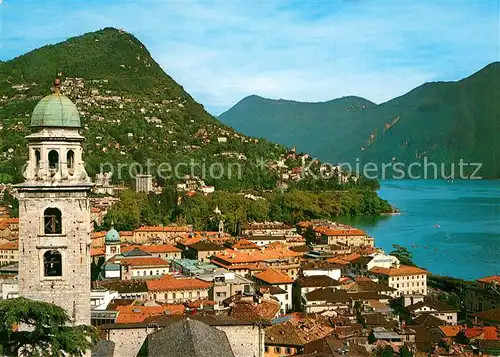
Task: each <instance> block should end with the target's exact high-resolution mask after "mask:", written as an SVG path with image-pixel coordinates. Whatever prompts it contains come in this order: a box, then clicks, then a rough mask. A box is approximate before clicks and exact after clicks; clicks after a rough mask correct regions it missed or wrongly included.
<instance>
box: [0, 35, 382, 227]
mask: <svg viewBox="0 0 500 357" xmlns="http://www.w3.org/2000/svg"><path fill="white" fill-rule="evenodd" d="M56 77H59V78H60V79H61V81H62V85H61V91H62V92H63V94H65V95H67V96H68V97H69V98H70V99H71V100H72V101H73V102H74V103H75V104H76V106H77V108H78V110H79V113H80V117H81V121H82V129H81V132H82V134H83V135H84V136H85V137H86V141H85V143H84V150H85V152H84V155H85V156H84V160H85V166H86V169H87V171H88V173H89V174H90V175H91V176H92V177H94V175H95V174H97V173H98V172H100V171H101V167H103V169H104V171H109V170H111V171H113V173H114V175H113V178H112V183H115V184H120V183H123V184H125V185H128V186H129V187H130V186H131V184H132V178H133V176H134V175H135V171H134V170H130V171H129V168H130V167H132V168H133V167H137V166H132V164H134V165H135V164H136V163H139V164H142V165H143V167H144V168H146V167H149V170H150V172H151V173H152V174H153V176H155V179H156V180H157V182H158V183H159V184H160V185H161V186H163V187H164V188H165V190H164V193H163V194H162V195H160V196H156V195H149V196H147V195H144V194H135V193H130V192H128V191H125V193H124V194H123V195H122V201H123V202H126V204H123V205H118V206H117V207H116V209H115V210H114V211H112V214H111V217H114V218H116V219H115V222H119V223H117V224H118V225H121V226H120V227H122V228H123V229H125V227H128V228H127V229H130V228H135V227H138V226H139V225H141V224H161V223H169V222H172V221H176V222H180V223H191V224H195V225H196V226H197V227H198V229H207V228H212V229H213V227H211V226H210V225H211V224H214V222H215V221H213V220H211V218H210V214H211V213H212V212H213V210H214V209H215V206H216V205H217V204H218V205H219V206H220V207H224V210H225V212H224V213H225V214H228V215H229V217H232V218H231V219H229V218H228V220H229V221H230V222H232V224H233V227H239V226H241V225H242V224H244V223H246V222H247V221H248V220H253V219H267V220H273V219H282V220H286V221H287V222H288V223H290V224H293V223H294V219H295V218H309V219H310V218H331V217H332V215H338V214H353V215H355V214H356V215H357V214H378V213H381V212H387V211H390V210H391V207H390V205H389V204H388V203H387V202H386V201H384V200H382V199H380V198H379V197H378V196H377V194H376V192H374V191H373V188H375V187H376V186H377V183H376V182H375V181H369V180H364V179H361V180H356V179H355V178H350V179H348V180H346V181H343V182H342V183H341V182H340V181H339V180H336V179H334V180H322V181H321V182H318V181H316V180H314V179H311V178H308V179H302V177H300V175H299V178H297V174H295V178H292V176H293V175H290V174H292V173H293V172H292V170H297V169H300V166H301V165H302V159H303V158H304V157H303V156H301V155H298V154H297V155H295V153H292V152H288V151H287V150H286V149H285V148H284V147H283V146H280V145H279V144H276V143H272V142H270V141H267V140H265V139H256V138H253V137H249V136H246V135H243V134H241V133H239V132H237V131H235V130H234V129H232V128H231V127H229V126H226V125H224V124H222V123H221V122H220V121H219V120H218V119H216V118H214V117H213V116H211V115H210V114H209V113H207V112H206V111H205V110H204V108H203V106H202V105H201V104H199V103H197V102H195V101H194V100H193V98H191V96H190V95H189V94H188V93H186V92H185V91H184V89H183V88H182V87H181V86H180V85H179V84H177V83H176V82H175V81H174V80H173V79H172V78H171V77H169V76H168V75H167V74H166V73H165V72H164V71H163V70H162V69H161V68H160V66H159V65H158V64H157V63H156V62H155V61H154V60H153V59H152V57H151V55H150V54H149V52H148V51H147V49H146V48H145V47H144V45H143V44H142V43H141V42H140V41H139V40H137V39H136V38H135V37H134V36H133V35H131V34H129V33H127V32H124V31H121V30H116V29H113V28H106V29H104V30H100V31H97V32H92V33H87V34H85V35H82V36H78V37H74V38H70V39H68V40H66V41H64V42H61V43H58V44H55V45H49V46H45V47H42V48H40V49H36V50H33V51H31V52H29V53H27V54H25V55H22V56H20V57H17V58H14V59H12V60H9V61H7V62H0V184H1V183H17V182H22V180H23V177H22V169H23V165H24V164H25V162H26V160H27V142H26V140H25V136H26V135H28V134H29V133H30V128H29V125H30V115H31V112H32V110H33V108H34V107H35V105H36V103H37V102H38V101H39V100H40V99H41V98H42V97H43V96H45V95H47V94H49V93H50V90H51V87H52V83H53V81H54V79H55V78H56ZM309 161H310V159H309ZM285 162H286V164H285ZM148 163H149V164H148ZM179 163H185V164H187V165H184V166H181V167H180V168H179V170H177V172H176V171H175V166H176V165H177V164H179ZM213 163H217V164H218V165H219V166H216V167H215V170H214V171H213V172H210V166H211V164H213ZM279 163H282V164H283V165H280V164H279ZM160 164H161V165H163V166H162V167H161V173H162V174H163V176H173V177H172V178H165V179H162V178H161V177H160V176H159V166H158V165H160ZM165 164H167V165H169V166H165ZM119 165H122V167H125V168H124V169H120V166H119ZM126 165H128V166H126ZM220 167H222V170H223V171H221V170H220V169H219V168H220ZM169 168H170V169H169ZM318 168H319V164H318V163H316V164H315V166H314V169H315V170H318ZM337 173H338V171H337ZM184 175H196V176H199V177H201V178H202V179H204V181H205V184H206V185H214V186H215V189H216V192H215V193H214V194H213V198H212V197H210V196H202V195H197V196H195V197H191V198H189V197H184V196H183V197H181V198H182V199H181V200H180V201H179V200H178V198H179V194H178V193H177V192H176V191H175V185H176V184H177V183H179V182H180V181H179V180H180V178H181V177H183V176H184ZM336 177H340V176H339V175H338V176H336ZM342 177H343V178H346V177H347V173H343V174H342ZM278 187H279V189H277V188H278ZM287 189H288V192H286V193H282V192H281V190H287ZM242 191H243V192H242ZM324 191H326V192H324ZM241 193H252V194H255V195H262V196H264V197H266V199H265V204H264V203H263V202H262V200H257V201H253V200H251V199H247V198H245V197H244V196H243V195H241ZM198 196H199V197H198ZM127 197H129V199H127ZM2 201H5V202H3V203H4V204H9V202H10V198H9V197H7V198H6V199H4V198H2V200H0V204H1V203H2ZM296 201H300V202H301V203H300V204H298V203H297V202H296ZM198 203H199V204H198ZM263 204H264V206H262V205H263ZM261 206H262V207H261ZM229 211H231V212H232V213H230V212H229ZM212 218H213V217H212ZM108 223H109V222H108Z"/></svg>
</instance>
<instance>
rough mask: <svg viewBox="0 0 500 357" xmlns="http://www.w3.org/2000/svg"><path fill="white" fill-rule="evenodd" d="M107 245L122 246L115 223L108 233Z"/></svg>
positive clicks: (105, 240)
mask: <svg viewBox="0 0 500 357" xmlns="http://www.w3.org/2000/svg"><path fill="white" fill-rule="evenodd" d="M104 243H105V244H120V233H118V231H117V230H116V229H115V225H114V222H111V229H110V230H109V231H108V232H107V233H106V238H105V239H104Z"/></svg>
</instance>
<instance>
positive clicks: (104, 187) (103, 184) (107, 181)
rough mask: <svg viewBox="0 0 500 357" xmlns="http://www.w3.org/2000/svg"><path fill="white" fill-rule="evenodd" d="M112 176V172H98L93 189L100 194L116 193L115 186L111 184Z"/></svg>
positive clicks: (110, 194) (111, 194)
mask: <svg viewBox="0 0 500 357" xmlns="http://www.w3.org/2000/svg"><path fill="white" fill-rule="evenodd" d="M111 177H113V173H112V172H101V173H98V174H97V175H96V177H95V185H94V188H93V191H94V192H95V193H97V194H99V195H109V196H113V195H114V194H115V188H114V186H113V185H112V184H111Z"/></svg>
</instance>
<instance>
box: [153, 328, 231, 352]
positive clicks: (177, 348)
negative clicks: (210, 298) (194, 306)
mask: <svg viewBox="0 0 500 357" xmlns="http://www.w3.org/2000/svg"><path fill="white" fill-rule="evenodd" d="M146 343H147V345H148V352H149V353H148V355H149V356H152V357H177V356H192V357H196V356H200V357H201V356H203V357H234V354H233V352H232V350H231V346H230V344H229V341H228V339H227V336H226V334H225V333H224V332H223V331H220V330H218V329H216V328H215V327H211V326H208V325H206V324H204V323H202V322H200V321H196V320H192V319H183V320H181V321H178V322H175V323H173V324H171V325H169V326H167V327H164V328H162V329H161V330H159V331H157V332H154V333H152V334H151V335H149V336H148V337H147V342H146Z"/></svg>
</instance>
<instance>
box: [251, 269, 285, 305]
mask: <svg viewBox="0 0 500 357" xmlns="http://www.w3.org/2000/svg"><path fill="white" fill-rule="evenodd" d="M253 277H254V279H255V281H256V285H257V286H259V287H262V286H263V287H275V288H279V290H278V289H272V291H271V290H270V291H269V293H270V294H271V295H273V296H275V297H276V298H277V299H278V301H279V302H280V306H281V309H280V313H281V314H286V313H287V312H288V311H289V310H290V309H291V308H292V284H293V280H292V278H290V277H289V276H288V275H286V274H284V273H281V272H279V271H277V270H274V269H272V268H268V269H266V270H264V271H262V272H260V273H257V274H255V275H254V276H253ZM283 291H284V293H283Z"/></svg>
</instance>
